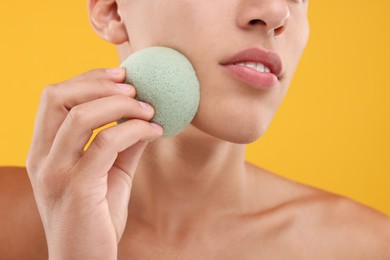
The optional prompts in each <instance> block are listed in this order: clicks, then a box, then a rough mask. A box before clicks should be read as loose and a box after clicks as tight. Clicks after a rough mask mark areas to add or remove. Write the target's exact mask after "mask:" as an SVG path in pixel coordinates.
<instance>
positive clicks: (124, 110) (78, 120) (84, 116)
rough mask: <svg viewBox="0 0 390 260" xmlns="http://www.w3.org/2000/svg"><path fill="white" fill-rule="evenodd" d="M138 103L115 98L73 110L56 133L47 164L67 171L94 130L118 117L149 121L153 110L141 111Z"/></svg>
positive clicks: (86, 104)
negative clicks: (49, 163) (49, 162)
mask: <svg viewBox="0 0 390 260" xmlns="http://www.w3.org/2000/svg"><path fill="white" fill-rule="evenodd" d="M141 104H142V103H140V102H139V101H137V100H135V99H133V98H129V97H125V96H120V95H117V96H111V97H105V98H100V99H96V100H93V101H90V102H87V103H84V104H81V105H78V106H76V107H74V108H73V109H72V110H71V111H70V112H69V113H68V115H67V117H66V119H65V120H64V123H63V124H62V125H61V127H60V129H59V130H58V133H57V135H56V137H55V139H54V141H53V144H52V147H51V149H50V152H49V155H48V161H53V162H55V163H56V166H57V167H59V168H60V169H69V168H70V167H72V166H73V165H74V164H75V163H76V161H77V160H78V159H79V158H80V157H81V155H82V154H83V152H84V147H85V145H86V143H87V142H88V141H89V139H90V137H91V134H92V131H93V130H94V129H96V128H99V127H101V126H104V125H106V124H108V123H111V122H114V121H117V120H119V119H122V118H126V119H129V118H135V119H142V120H145V121H149V120H150V119H151V118H152V117H153V114H154V110H153V107H152V106H150V105H148V107H147V108H144V107H143V106H142V105H141ZM143 104H145V103H143ZM58 158H61V160H58Z"/></svg>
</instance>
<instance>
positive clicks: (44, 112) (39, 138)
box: [28, 76, 136, 161]
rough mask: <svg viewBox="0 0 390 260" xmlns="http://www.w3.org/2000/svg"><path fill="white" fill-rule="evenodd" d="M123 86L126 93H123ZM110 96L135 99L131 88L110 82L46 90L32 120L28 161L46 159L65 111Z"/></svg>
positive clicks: (69, 85) (53, 86)
mask: <svg viewBox="0 0 390 260" xmlns="http://www.w3.org/2000/svg"><path fill="white" fill-rule="evenodd" d="M107 78H109V76H107ZM126 86H128V87H129V89H123V87H126ZM111 95H126V96H130V97H133V98H134V97H135V96H136V93H135V89H134V88H132V87H131V86H130V85H127V84H118V85H117V84H116V83H114V82H112V81H109V80H94V81H87V82H83V81H79V82H77V83H72V84H65V83H63V84H59V85H52V86H49V87H47V88H45V90H44V91H43V94H42V96H41V102H40V106H39V109H38V112H37V116H36V120H35V125H34V134H33V138H32V144H31V148H30V151H29V156H28V157H29V158H30V160H31V157H34V160H38V159H39V158H41V157H44V156H46V155H47V153H48V152H49V149H50V146H51V143H52V142H53V140H54V138H55V135H56V133H57V131H58V129H59V128H60V126H61V124H62V122H63V121H64V119H65V117H66V116H67V114H68V110H70V109H71V108H72V107H74V106H76V105H78V104H81V103H84V102H88V101H91V100H93V99H98V98H102V97H106V96H111ZM34 160H31V161H34Z"/></svg>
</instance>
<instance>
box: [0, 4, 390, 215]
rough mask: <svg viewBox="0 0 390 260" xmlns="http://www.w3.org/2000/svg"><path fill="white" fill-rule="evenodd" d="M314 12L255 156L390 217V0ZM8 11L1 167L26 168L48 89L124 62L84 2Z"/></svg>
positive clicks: (0, 101) (3, 23)
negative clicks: (304, 44)
mask: <svg viewBox="0 0 390 260" xmlns="http://www.w3.org/2000/svg"><path fill="white" fill-rule="evenodd" d="M309 9H310V14H309V16H310V21H311V38H310V41H309V44H308V47H307V49H306V52H305V53H304V55H303V58H302V61H301V63H300V66H299V68H298V70H297V73H296V76H295V78H294V80H293V82H292V85H291V87H290V90H289V93H288V94H287V96H286V99H285V100H284V102H283V103H282V105H281V107H280V109H279V110H278V112H277V114H276V116H275V119H274V121H273V122H272V124H271V126H270V128H269V129H268V131H267V132H266V134H265V135H264V136H263V137H262V138H260V139H259V140H258V141H257V142H255V143H253V144H250V145H248V154H247V159H248V160H249V161H251V162H253V163H255V164H257V165H259V166H262V167H264V168H267V169H269V170H271V171H273V172H276V173H278V174H280V175H282V176H286V177H288V178H290V179H294V180H296V181H299V182H303V183H306V184H309V185H313V186H316V187H320V188H322V189H325V190H328V191H332V192H335V193H338V194H343V195H345V196H348V197H351V198H353V199H355V200H357V201H360V202H362V203H364V204H366V205H369V206H371V207H374V208H376V209H378V210H381V211H382V212H385V213H387V214H388V215H390V188H389V186H390V185H389V184H390V138H389V133H390V116H389V113H390V102H389V101H390V85H389V83H388V75H389V72H388V68H389V65H388V61H389V60H390V51H389V47H388V46H390V30H389V27H390V20H389V15H388V10H390V2H388V1H383V0H382V1H375V2H370V1H363V0H356V1H353V4H352V3H351V2H348V1H335V0H328V1H311V3H310V8H309ZM2 10H3V12H2V15H1V16H0V32H1V34H2V35H1V42H0V45H1V48H0V57H1V65H0V66H1V67H0V71H1V72H0V73H1V76H2V77H1V81H2V82H1V95H0V116H1V128H0V147H1V148H0V165H19V166H23V165H24V164H25V156H26V154H27V151H28V147H29V144H30V140H31V136H32V129H33V122H34V117H35V113H36V110H37V107H38V101H39V96H40V93H41V90H42V89H43V88H44V87H45V86H46V85H47V84H49V83H54V82H59V81H63V80H65V79H68V78H70V77H73V76H75V75H77V74H80V73H82V72H84V71H87V70H90V69H92V68H97V67H115V66H117V65H118V58H117V55H116V49H115V47H114V46H112V45H110V44H108V43H106V42H104V41H103V40H101V39H100V38H99V37H98V36H96V35H95V33H94V32H93V30H92V28H91V27H90V25H89V21H88V17H87V9H86V1H55V0H54V1H53V0H50V1H46V0H42V1H27V0H24V1H23V0H22V1H4V2H3V3H2Z"/></svg>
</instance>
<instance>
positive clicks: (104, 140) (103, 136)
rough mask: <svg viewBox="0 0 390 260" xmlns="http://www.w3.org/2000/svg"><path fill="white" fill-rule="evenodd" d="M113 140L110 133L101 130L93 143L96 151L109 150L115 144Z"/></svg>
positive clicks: (113, 136)
mask: <svg viewBox="0 0 390 260" xmlns="http://www.w3.org/2000/svg"><path fill="white" fill-rule="evenodd" d="M115 139H116V138H115V135H114V134H113V133H112V132H111V131H108V130H103V131H100V132H99V133H98V134H97V135H96V138H95V140H94V141H93V143H94V144H95V145H96V147H97V148H98V149H109V148H110V147H111V146H112V144H113V143H114V142H115Z"/></svg>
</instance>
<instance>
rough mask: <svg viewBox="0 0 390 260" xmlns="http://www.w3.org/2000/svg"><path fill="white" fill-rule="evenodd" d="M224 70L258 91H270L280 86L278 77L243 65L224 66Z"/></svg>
mask: <svg viewBox="0 0 390 260" xmlns="http://www.w3.org/2000/svg"><path fill="white" fill-rule="evenodd" d="M224 68H225V69H226V70H227V71H228V72H230V73H231V74H232V75H233V76H235V77H236V78H237V79H239V80H241V81H243V82H245V83H247V84H249V85H251V86H253V87H255V88H258V89H270V88H274V87H276V86H277V85H278V82H279V81H278V77H276V75H275V74H272V73H269V72H260V71H257V70H255V69H252V68H249V67H246V66H241V65H234V64H229V65H224Z"/></svg>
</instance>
